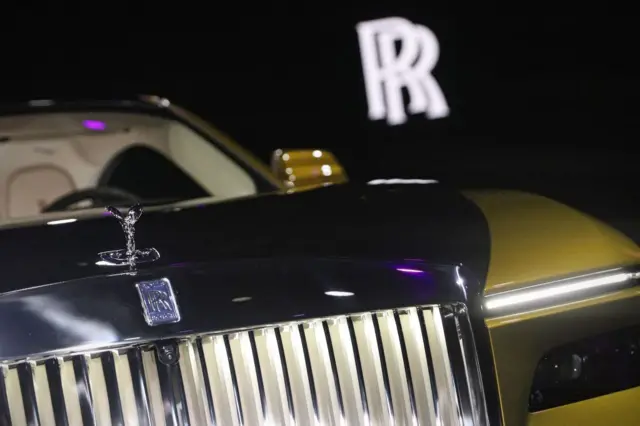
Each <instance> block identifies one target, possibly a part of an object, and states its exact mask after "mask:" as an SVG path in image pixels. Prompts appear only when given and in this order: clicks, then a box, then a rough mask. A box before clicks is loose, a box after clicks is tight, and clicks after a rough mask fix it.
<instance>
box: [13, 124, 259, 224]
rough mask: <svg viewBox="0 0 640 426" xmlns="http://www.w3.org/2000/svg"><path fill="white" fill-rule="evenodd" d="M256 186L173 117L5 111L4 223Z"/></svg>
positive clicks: (219, 195) (230, 193)
mask: <svg viewBox="0 0 640 426" xmlns="http://www.w3.org/2000/svg"><path fill="white" fill-rule="evenodd" d="M258 191H259V184H258V183H257V182H256V180H255V177H254V175H253V174H252V173H251V170H248V169H247V168H246V166H244V165H242V164H239V163H238V162H237V161H234V159H232V158H231V157H230V156H229V155H228V154H226V153H225V152H224V151H223V150H222V149H221V148H220V147H218V146H216V145H215V144H214V143H212V141H210V140H207V139H206V138H205V137H203V136H201V135H200V134H199V133H196V132H195V131H194V130H192V129H191V128H189V127H187V126H186V125H184V124H183V123H181V122H178V121H176V120H172V119H170V118H166V117H159V116H151V115H146V114H140V113H133V112H100V111H96V112H82V113H80V112H68V113H61V112H55V113H53V112H52V113H38V114H31V115H15V116H3V117H0V221H2V222H6V221H12V220H16V219H26V218H36V217H38V216H43V215H47V214H50V213H55V212H61V211H66V210H75V209H88V208H98V207H100V208H102V207H104V205H106V204H107V203H108V204H116V205H118V204H131V203H132V202H133V201H136V202H140V203H142V204H145V205H150V204H164V203H169V202H176V201H184V200H191V199H196V198H203V197H214V198H216V199H229V198H236V197H245V196H252V195H255V194H257V193H258Z"/></svg>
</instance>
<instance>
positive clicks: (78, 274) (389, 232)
mask: <svg viewBox="0 0 640 426" xmlns="http://www.w3.org/2000/svg"><path fill="white" fill-rule="evenodd" d="M176 210H177V211H176ZM0 239H1V241H2V244H0V267H1V268H2V269H1V270H2V274H3V280H2V283H1V284H0V293H3V292H7V291H12V290H18V289H24V288H29V287H33V286H39V285H44V284H49V283H56V282H62V281H69V280H75V279H79V278H87V277H99V276H104V275H108V274H113V273H115V272H118V271H120V270H121V269H120V268H119V267H105V266H100V265H99V264H97V262H98V261H99V260H100V259H99V256H98V253H100V252H104V251H108V250H114V249H122V248H124V243H125V239H124V234H123V232H122V229H121V228H120V225H119V223H118V221H117V220H115V219H114V218H111V217H108V216H104V215H103V216H100V217H95V218H90V219H83V220H79V221H78V222H75V223H70V224H65V225H62V226H46V225H43V226H31V227H22V228H10V229H5V230H2V231H0ZM136 242H137V246H138V248H141V249H144V248H151V247H153V248H155V249H157V250H158V251H159V253H160V256H161V257H160V259H158V260H157V261H156V262H153V263H149V264H142V265H139V268H140V269H143V270H149V269H153V268H161V267H165V266H170V265H176V264H191V263H198V262H215V261H222V260H229V259H247V258H276V257H304V258H309V257H313V258H349V259H387V260H391V259H419V260H423V261H428V262H430V263H447V264H464V265H466V266H467V267H468V268H469V269H470V270H471V271H473V273H474V275H475V276H476V277H477V278H478V280H479V281H483V279H484V277H485V275H486V272H487V268H488V261H489V251H490V247H489V244H490V238H489V230H488V227H487V224H486V221H485V218H484V216H483V214H482V213H481V211H480V210H479V209H478V208H477V206H476V205H475V204H473V203H472V202H470V201H469V200H467V199H466V198H464V197H463V196H462V195H461V194H460V193H458V192H456V191H453V190H450V189H447V188H443V187H440V186H439V185H402V186H400V185H396V186H384V185H380V186H375V187H374V186H364V185H355V184H353V185H342V186H333V187H328V188H323V189H319V190H315V191H308V192H302V193H297V194H291V195H281V194H273V195H267V196H261V197H255V198H248V199H242V200H236V201H231V202H221V203H210V204H202V205H198V206H196V207H190V208H182V209H175V208H173V207H172V208H166V209H160V210H156V211H149V212H145V213H144V214H143V215H142V217H141V219H140V220H139V222H138V223H137V225H136Z"/></svg>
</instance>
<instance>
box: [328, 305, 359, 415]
mask: <svg viewBox="0 0 640 426" xmlns="http://www.w3.org/2000/svg"><path fill="white" fill-rule="evenodd" d="M325 328H326V333H327V335H329V336H330V338H331V345H330V347H332V348H333V357H334V362H333V363H332V364H333V366H334V368H335V371H336V373H337V376H338V380H337V381H338V384H339V389H340V398H341V401H342V411H343V413H344V417H345V421H346V422H347V424H353V423H354V422H359V421H361V419H363V418H364V411H363V401H362V388H361V384H360V377H359V375H358V369H357V366H356V361H355V353H354V348H353V342H352V340H351V334H350V331H349V324H348V321H347V318H346V317H344V316H342V317H338V318H336V319H335V320H334V321H331V322H330V321H327V322H325Z"/></svg>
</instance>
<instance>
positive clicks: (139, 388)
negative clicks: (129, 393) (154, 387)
mask: <svg viewBox="0 0 640 426" xmlns="http://www.w3.org/2000/svg"><path fill="white" fill-rule="evenodd" d="M127 360H128V361H129V371H130V372H131V386H132V387H133V395H134V399H135V405H136V411H137V413H138V423H137V424H138V425H140V426H151V424H152V423H151V403H150V402H149V390H148V388H147V382H146V377H145V373H144V365H143V362H142V350H141V349H140V348H133V349H131V350H130V351H129V352H128V354H127Z"/></svg>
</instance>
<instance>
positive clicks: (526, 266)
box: [465, 191, 640, 294]
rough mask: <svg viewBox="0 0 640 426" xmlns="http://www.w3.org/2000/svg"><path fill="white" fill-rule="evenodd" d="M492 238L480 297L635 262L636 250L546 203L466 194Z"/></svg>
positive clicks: (510, 195) (521, 196)
mask: <svg viewBox="0 0 640 426" xmlns="http://www.w3.org/2000/svg"><path fill="white" fill-rule="evenodd" d="M465 196H467V198H469V199H471V200H472V201H473V202H474V203H475V204H477V205H478V206H479V207H480V209H481V210H482V212H483V213H484V215H485V217H486V219H487V222H488V225H489V231H490V233H491V255H490V256H491V257H490V263H489V271H488V275H487V280H486V284H485V293H486V294H492V293H495V292H497V291H504V290H507V289H512V288H516V287H520V286H522V285H525V284H526V283H532V282H536V281H542V280H547V279H554V278H558V277H562V276H567V275H572V274H576V273H583V272H586V271H590V270H594V269H604V268H608V267H612V266H621V265H625V264H631V263H635V262H637V261H638V260H640V248H638V246H637V245H636V244H634V243H633V241H631V240H630V239H629V238H627V237H625V236H623V235H622V234H621V233H619V232H617V231H615V230H614V229H612V228H610V227H608V226H606V225H604V224H602V223H600V222H599V221H597V220H596V219H594V218H592V217H590V216H588V215H585V214H583V213H580V212H578V211H577V210H574V209H572V208H571V207H568V206H566V205H564V204H561V203H559V202H556V201H553V200H550V199H548V198H545V197H542V196H539V195H533V194H528V193H524V192H516V191H467V192H465Z"/></svg>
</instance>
